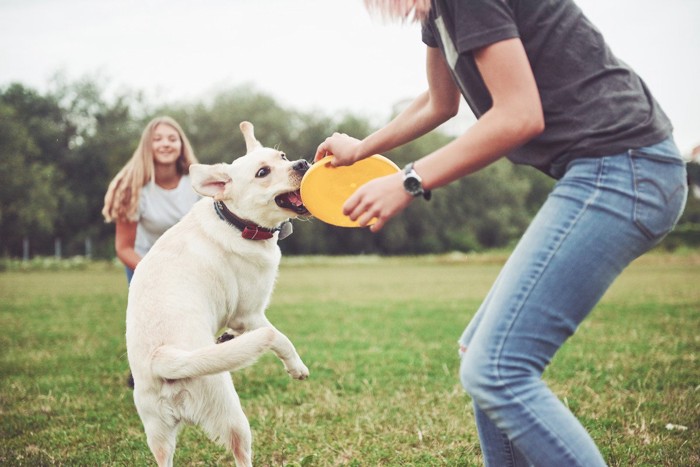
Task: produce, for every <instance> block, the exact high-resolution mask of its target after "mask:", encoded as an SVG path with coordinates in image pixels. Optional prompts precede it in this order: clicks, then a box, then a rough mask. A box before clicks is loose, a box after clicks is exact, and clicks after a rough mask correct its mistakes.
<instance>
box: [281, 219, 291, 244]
mask: <svg viewBox="0 0 700 467" xmlns="http://www.w3.org/2000/svg"><path fill="white" fill-rule="evenodd" d="M292 232H294V226H292V223H291V222H289V221H284V222H283V223H282V225H281V226H280V235H279V239H280V240H284V239H285V238H287V237H289V236H290V235H292Z"/></svg>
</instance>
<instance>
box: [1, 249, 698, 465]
mask: <svg viewBox="0 0 700 467" xmlns="http://www.w3.org/2000/svg"><path fill="white" fill-rule="evenodd" d="M503 259H504V257H503V255H497V254H488V255H473V256H472V255H470V256H459V255H448V256H439V257H420V258H384V259H383V258H377V257H344V258H285V259H284V261H283V265H282V268H281V270H280V277H279V281H278V284H277V288H276V290H275V294H274V297H273V301H272V305H271V307H270V309H269V311H268V316H269V317H270V319H271V321H272V322H273V323H275V325H276V326H277V327H278V328H280V329H281V330H282V331H283V332H284V333H285V334H287V335H288V336H289V337H290V339H291V340H292V341H293V342H294V343H295V345H296V346H297V349H298V351H299V353H300V354H301V356H302V358H303V359H304V361H305V362H306V364H307V365H308V367H309V369H310V370H311V377H310V379H309V380H307V381H302V382H300V381H294V380H292V379H291V378H289V377H288V376H287V375H286V373H285V372H284V369H283V368H282V366H281V364H280V362H279V361H278V360H277V359H276V358H275V357H273V356H272V355H268V356H265V357H263V358H262V359H261V360H260V361H259V362H258V363H257V364H256V365H254V366H253V367H250V368H247V369H245V370H243V371H240V372H237V373H235V374H234V381H235V384H236V387H237V390H238V393H239V395H240V397H241V400H242V403H243V407H244V410H245V411H246V414H247V415H248V418H249V420H250V423H251V427H252V430H253V436H254V444H253V449H254V462H255V464H256V465H259V466H285V465H286V466H375V465H387V466H389V465H390V466H471V465H480V463H481V457H480V452H479V444H478V438H477V435H476V428H475V425H474V420H473V416H472V413H471V408H470V401H469V398H468V397H467V396H466V395H465V394H464V392H463V391H462V389H461V386H460V384H459V380H458V376H457V372H458V364H459V361H458V358H457V348H456V340H457V338H458V337H459V335H460V333H461V331H462V329H463V328H464V326H465V325H466V324H467V322H468V320H469V318H470V317H471V315H472V314H473V313H474V311H475V310H476V308H477V306H478V305H479V303H480V301H481V299H482V298H483V297H484V295H485V294H486V291H487V290H488V288H489V286H490V284H491V282H492V281H493V279H494V278H495V276H496V274H497V272H498V270H499V267H500V265H501V263H502V261H503ZM582 280H585V278H582ZM698 284H700V253H698V252H685V253H676V254H662V253H652V254H650V255H648V256H646V257H644V258H642V259H640V260H638V261H637V262H635V263H634V264H633V265H632V266H631V267H630V268H629V269H628V270H627V271H625V272H624V274H623V275H622V276H621V277H620V278H619V280H618V281H617V282H616V283H615V285H614V286H613V288H612V289H611V290H610V291H609V292H608V294H607V295H606V296H605V297H604V299H603V300H602V302H601V303H600V305H599V306H598V307H597V309H596V310H595V311H594V312H593V314H592V315H591V316H590V317H589V319H588V320H587V321H586V322H584V324H583V325H582V326H581V329H580V330H579V332H578V333H577V334H576V335H575V336H574V337H573V338H572V339H571V341H570V342H569V343H567V345H565V346H564V348H563V349H562V350H561V352H560V353H559V354H558V355H557V357H556V358H555V360H554V362H553V363H552V365H551V366H550V367H549V368H548V370H547V371H546V373H545V378H546V380H547V381H548V382H549V383H550V385H551V387H552V388H553V389H554V390H555V392H556V393H557V394H558V395H559V397H560V398H561V399H562V400H563V401H565V403H566V404H568V406H569V407H570V408H571V409H572V410H573V412H574V413H575V414H576V415H577V416H578V417H579V418H580V420H581V421H582V422H583V424H584V425H585V426H586V427H587V428H588V429H589V431H590V432H591V433H592V435H593V437H594V439H595V440H596V442H597V443H598V445H599V446H600V448H601V450H602V452H603V455H604V456H605V458H606V460H607V461H608V463H609V464H610V465H613V466H630V465H633V466H637V465H639V466H642V465H643V466H657V465H665V466H692V465H695V466H696V465H700V365H699V363H698V357H699V356H700V352H699V350H700V287H698ZM125 305H126V283H125V279H124V276H123V272H122V270H121V269H119V268H117V267H115V266H114V265H112V264H102V263H96V264H89V265H85V266H83V267H82V268H73V269H69V270H64V271H51V270H32V271H28V272H23V271H17V270H11V271H9V272H7V271H6V272H2V273H0V329H2V332H1V333H0V465H8V466H13V465H27V466H37V465H86V466H92V465H119V466H122V465H123V466H131V465H155V464H154V462H153V461H152V458H151V454H150V452H149V451H148V448H147V446H146V442H145V436H144V434H143V431H142V428H141V423H140V421H139V419H138V417H137V415H136V412H135V409H134V407H133V402H132V399H131V390H130V389H129V388H128V387H127V386H126V384H125V378H126V375H127V372H128V368H127V361H126V355H125V352H126V350H125V343H124V310H125ZM669 424H670V425H669ZM669 428H671V429H669ZM175 463H176V464H177V465H212V466H213V465H221V464H227V463H232V457H231V456H229V455H228V454H227V453H226V452H225V450H223V448H220V447H218V446H215V445H214V444H213V443H211V442H209V440H208V439H206V437H205V436H204V435H203V434H202V433H201V432H200V431H199V429H197V428H194V427H186V428H185V429H184V430H183V431H182V433H181V435H180V438H179V443H178V451H177V453H176V456H175Z"/></svg>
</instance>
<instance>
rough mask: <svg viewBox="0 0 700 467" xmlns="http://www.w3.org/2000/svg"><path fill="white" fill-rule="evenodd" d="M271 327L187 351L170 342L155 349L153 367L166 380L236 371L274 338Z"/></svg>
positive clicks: (256, 356) (270, 344) (266, 348)
mask: <svg viewBox="0 0 700 467" xmlns="http://www.w3.org/2000/svg"><path fill="white" fill-rule="evenodd" d="M275 335H276V331H275V330H274V329H272V328H267V327H263V328H259V329H255V330H253V331H250V332H246V333H244V334H242V335H240V336H238V337H236V338H235V339H232V340H230V341H227V342H223V343H221V344H212V345H210V346H207V347H203V348H201V349H197V350H192V351H187V350H182V349H178V348H176V347H173V346H170V345H164V346H161V347H159V348H157V349H156V350H155V352H154V353H153V360H152V362H151V365H152V366H151V368H152V370H153V373H154V375H155V376H158V377H161V378H165V379H182V378H193V377H197V376H205V375H213V374H216V373H222V372H224V371H236V370H240V369H241V368H245V367H247V366H250V365H252V364H253V363H255V361H256V360H257V359H258V358H259V357H260V356H261V355H262V354H263V353H265V352H266V351H267V350H269V349H270V348H271V346H272V344H273V341H274V339H275Z"/></svg>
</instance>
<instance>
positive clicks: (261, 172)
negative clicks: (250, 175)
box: [255, 167, 270, 178]
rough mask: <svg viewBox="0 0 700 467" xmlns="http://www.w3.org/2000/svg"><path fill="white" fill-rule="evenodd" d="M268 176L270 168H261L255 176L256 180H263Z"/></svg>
mask: <svg viewBox="0 0 700 467" xmlns="http://www.w3.org/2000/svg"><path fill="white" fill-rule="evenodd" d="M269 174H270V168H269V167H263V168H262V169H260V170H258V173H256V174H255V177H256V178H263V177H267V176H268V175H269Z"/></svg>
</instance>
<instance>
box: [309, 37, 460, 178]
mask: <svg viewBox="0 0 700 467" xmlns="http://www.w3.org/2000/svg"><path fill="white" fill-rule="evenodd" d="M426 70H427V79H428V90H427V91H426V92H424V93H423V94H421V95H420V96H418V97H417V98H416V99H414V100H413V102H412V103H411V104H410V105H409V106H408V107H407V108H406V109H404V110H403V111H402V112H401V113H400V114H399V115H397V116H396V117H395V118H394V119H393V120H392V121H391V122H389V123H388V124H387V125H386V126H385V127H384V128H382V129H380V130H378V131H376V132H375V133H373V134H371V135H369V136H367V137H366V138H365V139H363V140H361V141H360V140H358V139H355V138H352V137H350V136H348V135H345V134H341V133H335V134H334V135H333V136H330V137H329V138H327V139H326V140H325V141H324V142H323V143H321V145H319V147H318V149H317V150H316V155H315V158H314V160H319V159H321V158H322V157H324V156H325V154H326V153H328V154H333V155H334V160H333V164H334V165H350V164H352V163H354V162H357V161H358V160H361V159H364V158H365V157H369V156H371V155H373V154H381V153H384V152H387V151H389V150H391V149H394V148H396V147H398V146H401V145H402V144H405V143H408V142H409V141H413V140H414V139H416V138H418V137H420V136H422V135H424V134H426V133H428V132H429V131H431V130H434V129H435V128H437V127H438V126H439V125H440V124H442V123H444V122H446V121H447V120H449V119H450V118H452V117H454V116H455V115H456V114H457V111H458V110H459V100H460V93H459V89H458V88H457V86H456V85H455V83H454V81H453V80H452V76H451V74H450V70H449V68H448V66H447V64H446V63H445V60H444V58H443V56H442V53H441V52H440V51H439V50H438V49H436V48H432V47H428V48H427V53H426Z"/></svg>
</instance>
